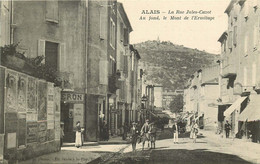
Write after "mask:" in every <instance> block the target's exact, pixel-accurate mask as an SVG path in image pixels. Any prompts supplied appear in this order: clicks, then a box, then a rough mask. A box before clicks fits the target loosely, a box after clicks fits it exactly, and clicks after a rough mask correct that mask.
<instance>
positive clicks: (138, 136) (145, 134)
mask: <svg viewBox="0 0 260 164" xmlns="http://www.w3.org/2000/svg"><path fill="white" fill-rule="evenodd" d="M156 131H157V130H156V127H155V126H154V123H150V124H149V120H148V119H147V120H146V121H145V123H144V125H143V126H142V128H141V129H139V128H138V127H137V124H136V123H135V122H133V123H132V128H131V130H130V138H131V143H132V149H133V152H135V151H136V144H137V142H138V141H139V143H140V142H141V141H142V150H144V145H145V142H146V141H147V142H148V147H150V142H151V148H155V141H156Z"/></svg>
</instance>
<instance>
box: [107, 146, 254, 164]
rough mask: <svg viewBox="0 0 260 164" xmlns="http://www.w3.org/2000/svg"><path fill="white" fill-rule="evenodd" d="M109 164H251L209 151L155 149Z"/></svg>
mask: <svg viewBox="0 0 260 164" xmlns="http://www.w3.org/2000/svg"><path fill="white" fill-rule="evenodd" d="M106 163H109V164H116V163H121V164H132V163H135V164H172V163H174V164H199V163H200V164H201V163H207V164H222V163H225V164H250V162H248V161H245V160H243V159H242V158H240V157H238V156H235V155H230V154H224V153H217V152H211V151H208V150H207V149H196V150H187V149H166V150H162V149H154V150H152V151H151V150H145V151H138V152H136V153H126V154H124V155H123V156H120V157H117V158H114V159H111V160H109V161H106Z"/></svg>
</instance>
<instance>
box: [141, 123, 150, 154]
mask: <svg viewBox="0 0 260 164" xmlns="http://www.w3.org/2000/svg"><path fill="white" fill-rule="evenodd" d="M149 130H150V126H149V120H148V119H147V120H146V121H145V123H144V125H143V126H142V129H141V136H142V138H143V149H142V150H144V144H145V141H147V142H148V147H149V141H150V136H149V133H148V132H149Z"/></svg>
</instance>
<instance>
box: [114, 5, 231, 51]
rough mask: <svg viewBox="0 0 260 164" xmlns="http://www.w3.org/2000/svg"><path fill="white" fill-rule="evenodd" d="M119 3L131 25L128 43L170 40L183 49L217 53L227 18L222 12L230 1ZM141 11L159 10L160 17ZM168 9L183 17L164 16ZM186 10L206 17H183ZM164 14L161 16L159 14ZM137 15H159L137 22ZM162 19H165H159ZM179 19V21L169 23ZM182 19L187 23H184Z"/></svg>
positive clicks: (190, 15) (138, 18) (138, 17)
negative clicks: (154, 18)
mask: <svg viewBox="0 0 260 164" xmlns="http://www.w3.org/2000/svg"><path fill="white" fill-rule="evenodd" d="M118 1H119V2H122V3H123V6H124V8H125V11H126V13H127V16H128V18H129V20H130V23H131V25H132V28H133V31H132V32H131V33H130V43H131V44H135V43H140V42H144V41H147V40H157V38H158V37H159V39H160V41H171V42H172V43H174V44H178V45H183V46H185V47H190V48H197V49H199V50H205V51H207V52H210V53H214V54H220V43H219V42H218V39H219V37H220V36H221V34H222V33H223V32H224V31H226V30H227V23H228V17H227V14H225V13H224V11H225V9H226V8H227V6H228V4H229V2H230V0H118ZM143 10H160V14H157V15H153V14H142V11H143ZM169 10H171V11H174V12H176V10H180V11H184V14H176V13H175V14H168V12H169ZM187 10H190V11H191V10H194V11H200V10H202V11H209V12H210V14H186V12H187ZM162 12H165V13H162ZM141 16H146V17H147V18H146V19H149V16H159V17H160V20H152V21H149V20H140V17H141ZM163 16H166V17H167V20H162V17H163ZM171 16H175V17H177V16H181V17H182V19H181V20H169V18H170V17H171ZM185 16H188V17H189V20H184V19H183V18H184V17H185ZM192 16H199V17H204V16H207V17H214V20H211V21H209V20H191V17H192Z"/></svg>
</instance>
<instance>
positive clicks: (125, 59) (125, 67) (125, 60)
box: [124, 56, 128, 77]
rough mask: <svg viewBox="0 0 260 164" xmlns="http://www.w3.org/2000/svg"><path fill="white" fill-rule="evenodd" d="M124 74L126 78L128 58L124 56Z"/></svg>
mask: <svg viewBox="0 0 260 164" xmlns="http://www.w3.org/2000/svg"><path fill="white" fill-rule="evenodd" d="M124 74H125V75H126V77H127V76H128V57H127V56H124Z"/></svg>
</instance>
